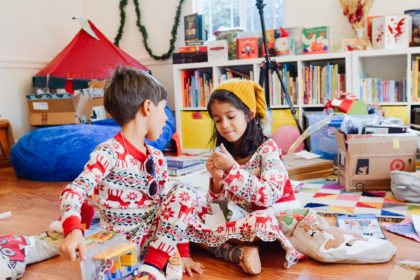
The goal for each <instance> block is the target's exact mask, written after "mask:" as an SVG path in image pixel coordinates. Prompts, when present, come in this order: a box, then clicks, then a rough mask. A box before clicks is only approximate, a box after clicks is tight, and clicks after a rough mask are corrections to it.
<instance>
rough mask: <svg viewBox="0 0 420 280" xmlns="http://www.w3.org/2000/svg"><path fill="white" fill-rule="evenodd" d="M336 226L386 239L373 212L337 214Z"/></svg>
mask: <svg viewBox="0 0 420 280" xmlns="http://www.w3.org/2000/svg"><path fill="white" fill-rule="evenodd" d="M337 226H338V227H339V228H341V229H344V230H348V231H352V232H357V233H360V234H362V235H366V236H372V237H376V238H381V239H386V237H385V234H384V232H383V231H382V228H381V226H380V225H379V221H378V218H377V217H376V216H375V214H357V215H339V216H337Z"/></svg>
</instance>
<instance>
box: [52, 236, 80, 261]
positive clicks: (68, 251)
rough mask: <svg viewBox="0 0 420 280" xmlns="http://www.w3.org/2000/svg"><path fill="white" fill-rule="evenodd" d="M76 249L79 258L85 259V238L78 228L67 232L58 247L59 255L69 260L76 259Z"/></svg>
mask: <svg viewBox="0 0 420 280" xmlns="http://www.w3.org/2000/svg"><path fill="white" fill-rule="evenodd" d="M77 250H78V251H79V256H80V259H81V260H82V261H85V260H86V247H85V239H84V237H83V232H82V231H81V230H80V229H74V230H72V231H71V232H70V233H69V234H67V236H66V238H64V239H63V241H62V242H61V244H60V246H59V247H58V251H59V252H60V256H61V257H62V258H63V259H64V260H70V261H74V260H76V258H77V256H76V251H77Z"/></svg>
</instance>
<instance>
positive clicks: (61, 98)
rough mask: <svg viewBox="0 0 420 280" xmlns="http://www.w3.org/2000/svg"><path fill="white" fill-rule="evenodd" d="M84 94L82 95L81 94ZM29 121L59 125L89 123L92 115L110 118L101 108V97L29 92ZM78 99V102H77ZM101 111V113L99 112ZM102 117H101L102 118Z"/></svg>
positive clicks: (27, 97)
mask: <svg viewBox="0 0 420 280" xmlns="http://www.w3.org/2000/svg"><path fill="white" fill-rule="evenodd" d="M83 96H84V95H83ZM26 99H27V101H28V108H29V123H30V124H31V125H35V126H38V125H61V124H78V123H89V122H90V121H91V114H92V110H93V112H95V113H94V114H93V115H96V116H98V118H96V119H95V120H99V119H100V117H101V116H105V118H110V116H109V114H108V113H106V112H105V110H104V109H102V110H101V108H100V107H102V108H103V98H102V97H100V98H91V99H89V98H87V97H86V98H82V100H80V97H79V95H76V96H72V95H71V94H69V93H64V94H54V93H45V94H31V95H27V96H26ZM79 101H82V102H80V104H79ZM101 111H103V113H101ZM102 119H103V118H102Z"/></svg>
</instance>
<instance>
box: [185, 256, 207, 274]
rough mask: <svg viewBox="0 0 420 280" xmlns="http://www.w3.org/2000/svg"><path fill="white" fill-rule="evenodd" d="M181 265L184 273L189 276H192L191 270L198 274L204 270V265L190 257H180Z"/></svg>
mask: <svg viewBox="0 0 420 280" xmlns="http://www.w3.org/2000/svg"><path fill="white" fill-rule="evenodd" d="M182 267H183V271H184V273H187V274H188V275H189V276H190V277H192V276H193V273H192V272H193V271H194V272H195V273H198V274H203V271H204V265H202V264H201V263H199V262H195V261H194V260H193V259H192V258H191V257H183V258H182Z"/></svg>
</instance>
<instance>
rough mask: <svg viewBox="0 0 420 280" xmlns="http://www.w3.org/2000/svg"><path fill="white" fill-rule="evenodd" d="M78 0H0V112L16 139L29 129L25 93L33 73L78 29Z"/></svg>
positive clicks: (29, 85) (28, 90)
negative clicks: (73, 19) (73, 18)
mask: <svg viewBox="0 0 420 280" xmlns="http://www.w3.org/2000/svg"><path fill="white" fill-rule="evenodd" d="M81 12H82V10H81V4H80V1H79V0H77V1H76V0H25V1H7V0H0V115H2V117H3V118H6V119H8V120H9V121H10V122H11V124H12V127H13V130H14V136H15V138H16V139H18V138H20V137H21V136H23V135H24V134H25V133H27V132H28V131H29V130H30V128H31V127H30V125H29V117H28V108H27V106H28V105H27V104H26V101H25V95H26V94H29V93H30V91H31V79H32V76H33V75H34V74H35V73H36V72H37V71H38V70H39V69H41V68H42V67H43V66H44V65H45V64H46V63H48V62H49V61H50V60H51V59H52V58H53V57H54V56H55V55H56V54H57V53H58V52H60V51H61V49H62V48H63V47H64V46H65V45H67V44H68V43H69V42H70V40H71V39H72V38H73V36H74V35H75V34H76V33H77V31H78V30H79V27H78V24H77V23H76V22H73V21H72V20H71V18H72V17H73V16H77V15H80V14H81Z"/></svg>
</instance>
